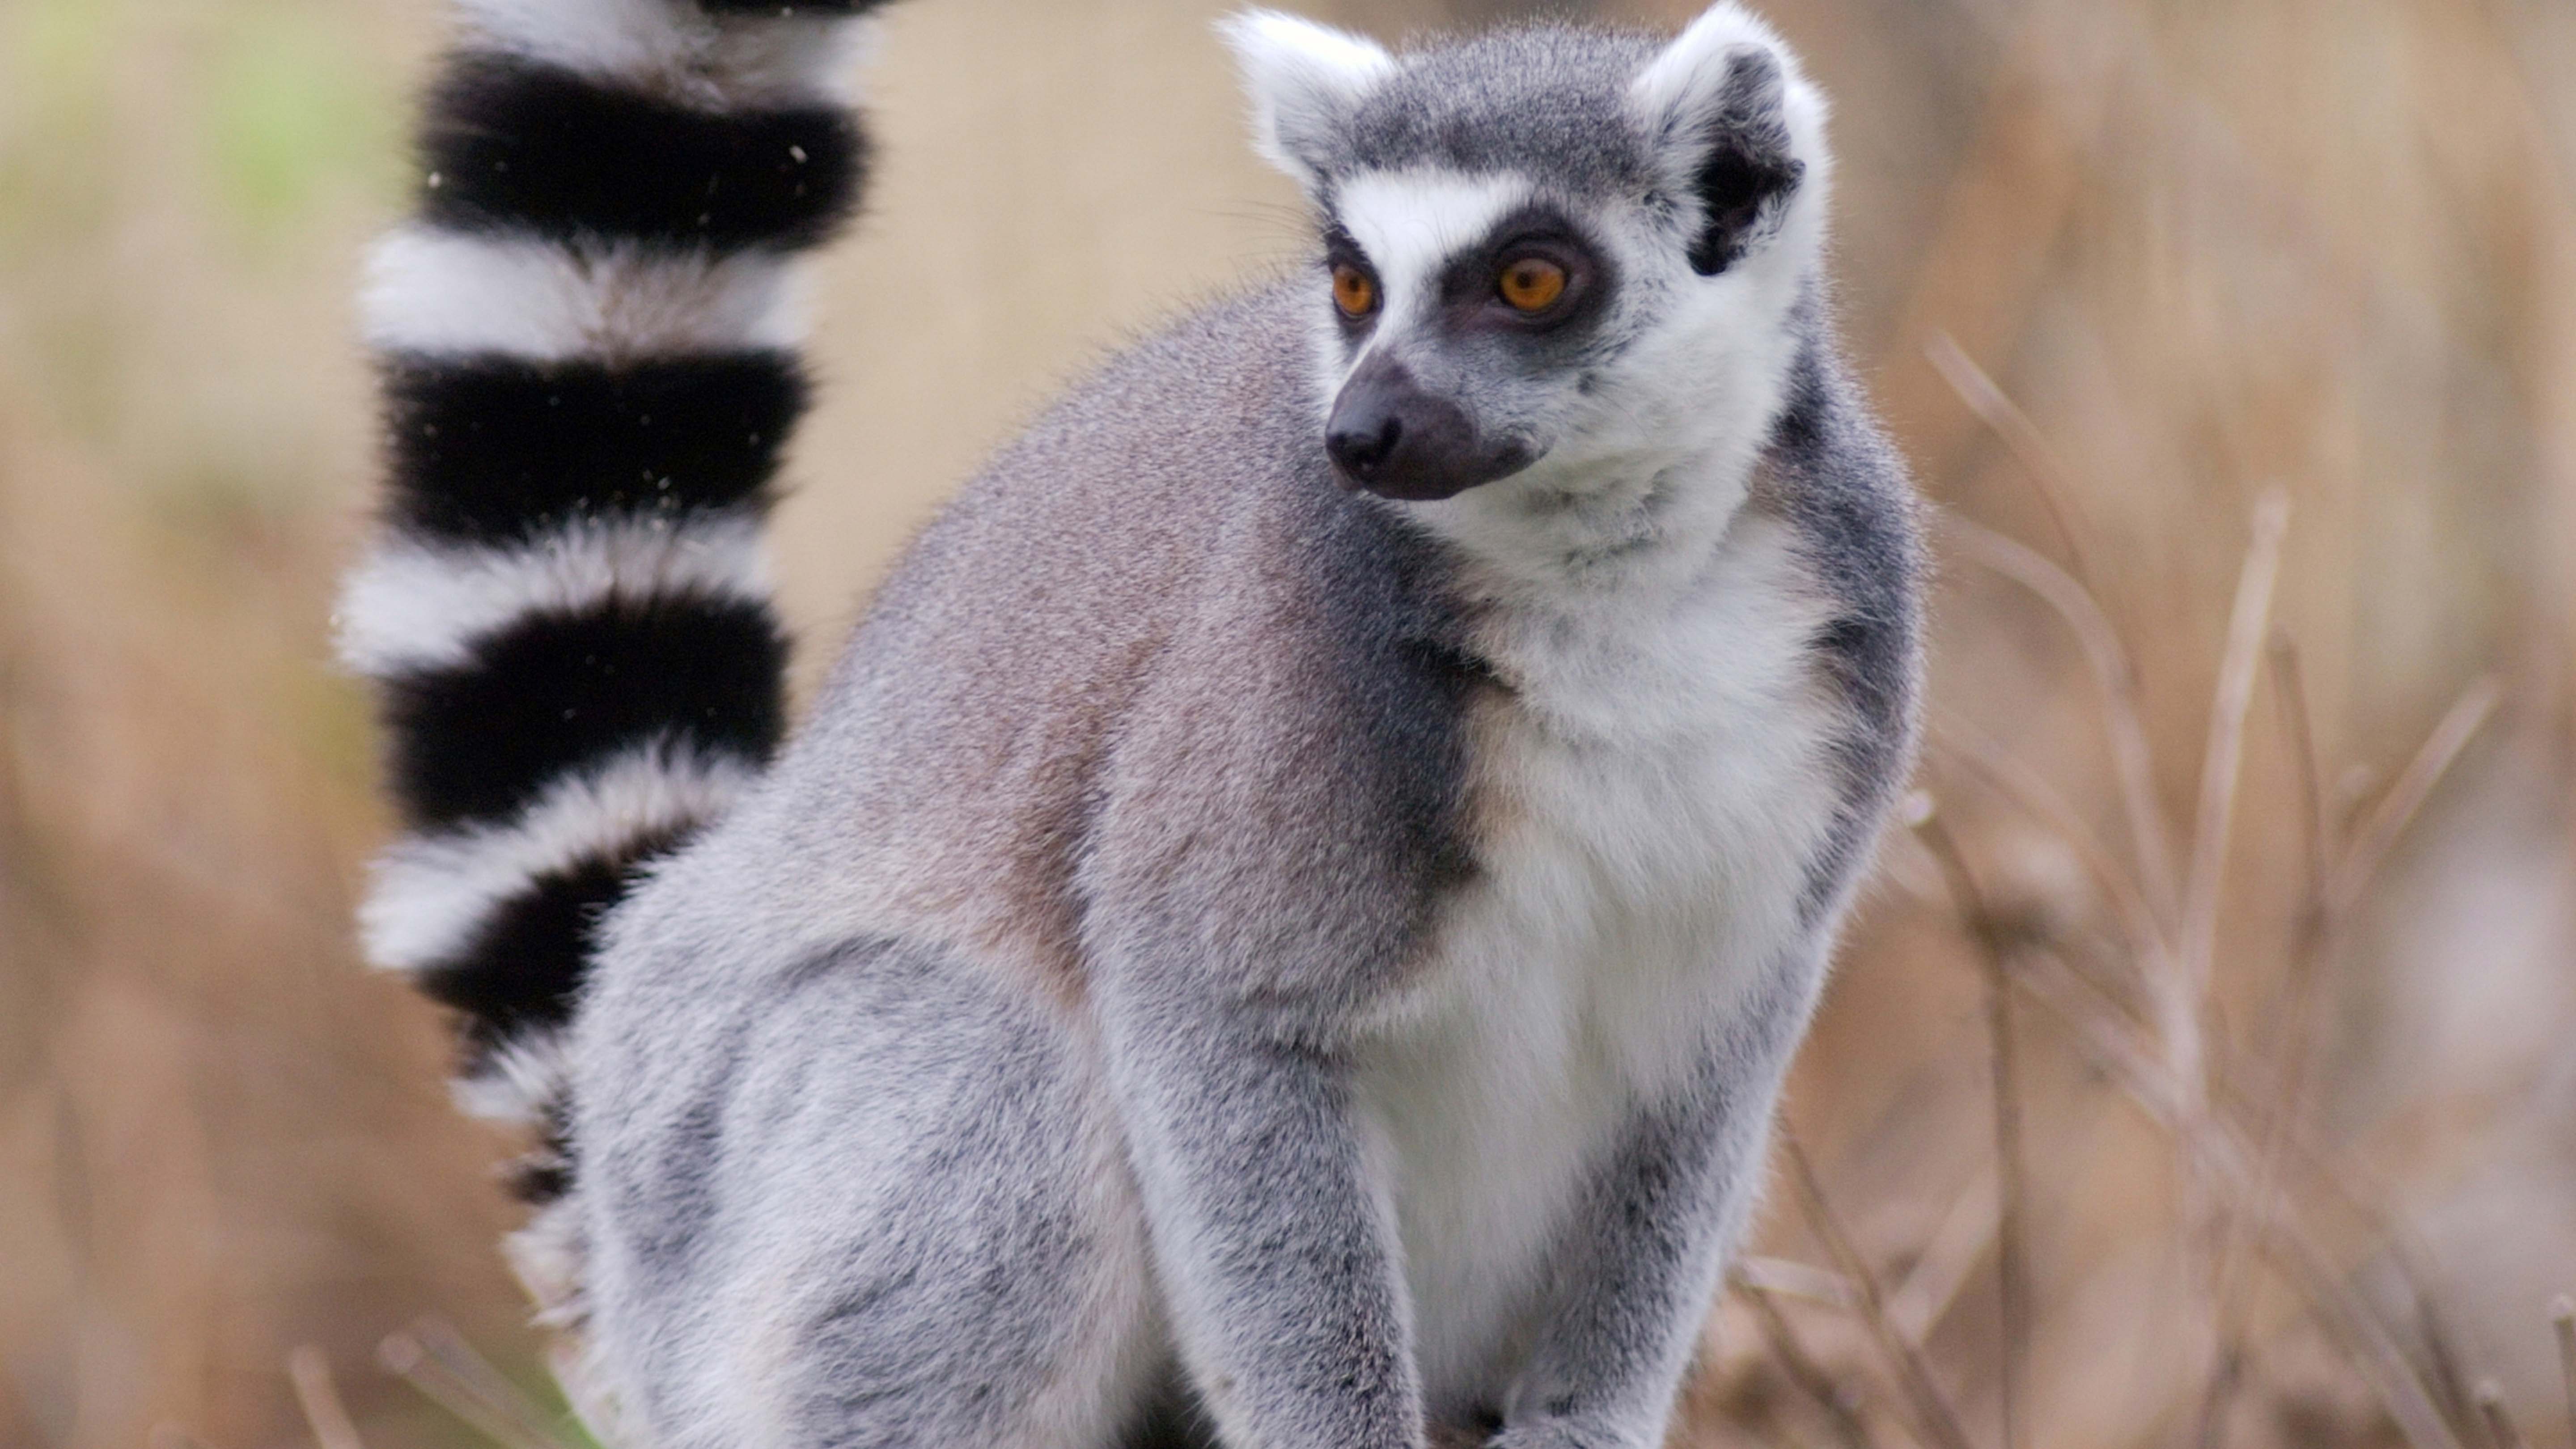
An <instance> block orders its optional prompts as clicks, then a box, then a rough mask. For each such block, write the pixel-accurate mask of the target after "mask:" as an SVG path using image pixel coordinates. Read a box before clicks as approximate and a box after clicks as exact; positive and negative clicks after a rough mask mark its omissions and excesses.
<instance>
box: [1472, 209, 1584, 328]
mask: <svg viewBox="0 0 2576 1449" xmlns="http://www.w3.org/2000/svg"><path fill="white" fill-rule="evenodd" d="M1522 257H1539V258H1543V259H1545V260H1547V261H1549V262H1553V263H1555V264H1556V265H1557V266H1559V267H1561V268H1563V269H1564V271H1565V292H1564V294H1563V295H1562V296H1560V297H1559V298H1558V299H1557V300H1556V302H1555V303H1554V304H1553V305H1551V306H1549V307H1548V308H1547V309H1546V310H1545V311H1542V312H1536V313H1528V312H1522V311H1519V310H1518V309H1516V308H1514V307H1512V306H1511V305H1510V304H1509V303H1506V302H1505V301H1503V300H1502V298H1501V297H1500V296H1499V295H1498V294H1497V293H1496V291H1495V283H1496V279H1497V278H1498V277H1500V275H1501V274H1502V270H1503V268H1504V267H1506V266H1508V265H1510V264H1511V263H1512V262H1515V261H1518V260H1519V259H1521V258H1522ZM1615 280H1616V274H1615V272H1614V270H1613V268H1612V267H1611V265H1610V259H1609V256H1608V254H1607V252H1605V251H1604V250H1603V249H1602V248H1601V247H1600V246H1598V245H1596V244H1595V243H1594V242H1593V240H1592V239H1591V237H1590V236H1589V235H1587V234H1586V233H1585V232H1584V230H1583V229H1582V228H1581V227H1579V226H1577V225H1576V224H1575V223H1574V221H1573V220H1572V219H1571V218H1570V217H1568V216H1566V214H1565V213H1564V212H1562V211H1560V210H1558V209H1557V208H1555V207H1553V206H1549V205H1546V204H1545V203H1541V202H1533V203H1531V204H1530V205H1528V206H1524V207H1522V208H1520V209H1519V210H1517V211H1514V212H1512V213H1510V214H1509V215H1507V216H1505V217H1503V218H1502V220H1500V221H1497V222H1495V223H1494V225H1493V226H1492V227H1491V228H1490V229H1488V230H1487V231H1486V233H1485V239H1484V240H1483V241H1481V242H1479V243H1477V244H1476V245H1474V246H1471V247H1468V248H1467V249H1465V250H1464V251H1461V252H1459V253H1458V254H1457V255H1456V256H1453V257H1451V258H1450V259H1449V261H1448V263H1447V265H1445V266H1443V267H1442V268H1441V269H1440V299H1441V305H1442V309H1443V310H1444V311H1445V312H1446V313H1447V314H1448V318H1449V321H1450V323H1451V325H1453V326H1456V327H1459V328H1462V329H1474V330H1497V331H1506V332H1520V333H1548V334H1556V333H1563V332H1567V331H1569V330H1581V329H1583V328H1584V327H1585V326H1586V325H1587V324H1589V323H1591V322H1594V321H1597V320H1598V319H1599V318H1600V316H1601V313H1602V311H1603V310H1604V309H1605V308H1606V307H1608V305H1609V302H1610V294H1611V291H1612V287H1613V283H1614V282H1615Z"/></svg>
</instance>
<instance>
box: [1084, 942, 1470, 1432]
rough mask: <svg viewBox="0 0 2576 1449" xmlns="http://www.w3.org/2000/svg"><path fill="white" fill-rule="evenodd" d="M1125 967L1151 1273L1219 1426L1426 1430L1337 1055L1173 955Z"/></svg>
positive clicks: (1122, 1063)
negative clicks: (1176, 974) (1293, 1033)
mask: <svg viewBox="0 0 2576 1449" xmlns="http://www.w3.org/2000/svg"><path fill="white" fill-rule="evenodd" d="M1148 976H1150V977H1152V978H1153V979H1151V980H1142V979H1138V978H1140V977H1148ZM1128 978H1129V979H1128V985H1127V986H1126V987H1125V988H1124V989H1122V990H1119V991H1116V992H1114V993H1113V994H1112V1000H1111V1002H1110V1003H1109V1004H1108V1010H1107V1012H1106V1016H1107V1025H1108V1035H1109V1040H1110V1061H1111V1068H1110V1070H1111V1075H1112V1081H1113V1084H1114V1088H1115V1090H1116V1093H1117V1095H1118V1098H1119V1101H1120V1105H1121V1107H1122V1109H1123V1114H1124V1116H1125V1119H1126V1123H1127V1132H1128V1149H1129V1154H1130V1159H1131V1161H1132V1162H1133V1164H1134V1166H1135V1170H1136V1174H1137V1179H1138V1185H1139V1188H1140V1191H1141V1193H1142V1196H1143V1200H1144V1204H1145V1212H1146V1219H1147V1222H1148V1225H1149V1228H1150V1231H1151V1235H1152V1242H1153V1250H1154V1257H1155V1265H1156V1269H1157V1274H1156V1276H1157V1278H1158V1280H1159V1282H1160V1284H1161V1286H1162V1289H1163V1296H1164V1299H1165V1301H1166V1303H1167V1304H1168V1305H1169V1307H1170V1309H1171V1312H1172V1317H1173V1328H1174V1331H1175V1334H1176V1336H1177V1338H1178V1340H1179V1342H1180V1344H1181V1347H1182V1352H1183V1355H1184V1357H1185V1359H1186V1360H1187V1364H1188V1367H1189V1370H1190V1374H1191V1377H1192V1379H1193V1380H1194V1382H1195V1383H1196V1385H1197V1387H1198V1389H1199V1392H1200V1395H1201V1397H1202V1399H1203V1401H1204V1402H1205V1404H1206V1406H1207V1408H1208V1410H1209V1411H1210V1413H1211V1414H1212V1416H1213V1417H1214V1418H1215V1420H1216V1423H1217V1425H1218V1428H1219V1431H1220V1434H1221V1436H1222V1438H1223V1440H1224V1442H1226V1443H1229V1444H1260V1445H1265V1446H1280V1449H1290V1446H1296V1449H1306V1446H1312V1449H1406V1446H1418V1445H1420V1444H1421V1442H1422V1428H1421V1423H1422V1407H1421V1401H1422V1395H1421V1387H1420V1384H1419V1382H1418V1381H1417V1378H1416V1374H1415V1370H1414V1364H1413V1352H1412V1342H1411V1330H1410V1323H1409V1319H1410V1313H1409V1311H1408V1309H1407V1306H1406V1301H1405V1289H1404V1283H1403V1276H1402V1273H1401V1272H1400V1270H1399V1269H1398V1267H1397V1266H1396V1265H1397V1261H1398V1259H1397V1255H1396V1252H1395V1250H1394V1246H1393V1245H1394V1242H1395V1234H1394V1230H1393V1225H1392V1222H1391V1219H1390V1213H1389V1210H1388V1208H1387V1201H1386V1195H1385V1193H1384V1192H1383V1191H1382V1190H1380V1187H1379V1185H1378V1184H1377V1183H1376V1182H1374V1181H1372V1178H1371V1169H1370V1164H1369V1162H1368V1161H1367V1154H1366V1152H1365V1150H1364V1148H1363V1144H1362V1139H1361V1136H1360V1134H1359V1132H1358V1131H1357V1130H1356V1129H1355V1124H1354V1121H1353V1119H1352V1115H1351V1110H1350V1102H1349V1092H1348V1088H1347V1083H1346V1080H1345V1076H1344V1073H1343V1072H1342V1070H1341V1068H1340V1066H1339V1064H1338V1063H1336V1062H1335V1061H1334V1060H1333V1059H1332V1058H1331V1056H1329V1055H1328V1054H1326V1053H1322V1052H1318V1051H1316V1050H1313V1049H1312V1048H1309V1047H1305V1046H1301V1045H1298V1044H1295V1043H1292V1042H1286V1041H1282V1040H1280V1039H1278V1037H1277V1036H1276V1035H1275V1034H1274V1033H1273V1032H1272V1031H1271V1030H1270V1029H1269V1028H1268V1027H1267V1025H1265V1024H1263V1023H1260V1022H1258V1021H1256V1020H1252V1019H1248V1017H1247V1014H1246V1013H1243V1012H1241V1011H1238V1010H1235V1009H1232V1008H1231V1007H1230V1006H1229V1005H1228V1004H1226V1003H1224V1002H1222V1001H1219V1000H1214V999H1211V998H1210V997H1209V996H1208V995H1207V994H1205V993H1203V992H1199V991H1194V990H1192V988H1191V987H1190V986H1188V985H1186V984H1183V983H1182V982H1180V981H1176V980H1174V979H1173V977H1172V976H1171V975H1168V974H1165V973H1160V972H1154V971H1152V970H1151V968H1148V967H1141V966H1140V967H1137V968H1135V969H1133V970H1131V971H1130V972H1129V973H1128Z"/></svg>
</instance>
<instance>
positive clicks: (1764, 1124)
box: [1494, 941, 1825, 1449]
mask: <svg viewBox="0 0 2576 1449" xmlns="http://www.w3.org/2000/svg"><path fill="white" fill-rule="evenodd" d="M1824 958H1825V947H1824V943H1823V942H1822V941H1815V942H1807V943H1800V944H1799V945H1798V946H1797V947H1795V948H1793V949H1792V950H1791V951H1789V952H1788V953H1787V954H1786V955H1785V956H1784V957H1783V958H1782V961H1781V964H1780V965H1779V967H1778V968H1777V969H1776V970H1774V971H1773V972H1772V973H1770V975H1769V977H1768V978H1767V979H1766V980H1765V981H1764V982H1763V984H1762V988H1761V989H1760V990H1759V991H1757V992H1756V993H1755V995H1754V999H1753V1000H1751V1001H1750V1002H1748V1003H1747V1005H1746V1008H1745V1010H1744V1011H1743V1013H1742V1014H1741V1016H1740V1017H1738V1018H1737V1019H1735V1020H1733V1021H1731V1022H1730V1023H1729V1024H1728V1029H1727V1030H1726V1031H1725V1032H1724V1033H1723V1034H1722V1035H1721V1036H1720V1037H1719V1038H1718V1039H1717V1040H1715V1041H1713V1042H1711V1043H1709V1044H1708V1047H1707V1049H1706V1052H1705V1054H1704V1056H1703V1058H1702V1061H1701V1067H1700V1070H1699V1072H1698V1073H1697V1074H1696V1075H1695V1077H1694V1078H1693V1079H1692V1080H1691V1081H1690V1082H1689V1083H1688V1084H1687V1085H1686V1086H1685V1087H1684V1088H1683V1089H1681V1090H1680V1091H1678V1092H1676V1093H1674V1094H1672V1095H1671V1096H1670V1097H1668V1098H1667V1099H1666V1100H1664V1101H1661V1102H1658V1103H1654V1104H1651V1105H1648V1106H1644V1107H1641V1108H1640V1110H1638V1111H1637V1112H1636V1113H1635V1114H1634V1115H1633V1116H1632V1117H1631V1119H1630V1120H1629V1122H1628V1124H1627V1129H1626V1131H1625V1132H1624V1133H1623V1134H1622V1135H1621V1137H1620V1139H1619V1141H1618V1144H1617V1148H1616V1151H1615V1153H1614V1155H1613V1156H1612V1157H1611V1159H1610V1161H1609V1163H1608V1164H1607V1166H1606V1167H1605V1169H1604V1170H1603V1172H1602V1173H1601V1175H1600V1176H1599V1177H1598V1178H1597V1179H1596V1180H1595V1183H1594V1187H1593V1191H1592V1193H1591V1195H1590V1197H1589V1199H1588V1200H1587V1201H1586V1202H1585V1203H1584V1204H1583V1206H1582V1207H1581V1208H1580V1209H1579V1210H1578V1211H1577V1213H1576V1215H1575V1216H1574V1218H1573V1219H1572V1221H1571V1222H1570V1223H1569V1224H1568V1227H1567V1238H1566V1241H1565V1242H1564V1243H1563V1244H1562V1245H1560V1247H1559V1249H1558V1251H1557V1253H1556V1255H1555V1261H1556V1262H1557V1263H1558V1264H1559V1265H1560V1270H1559V1271H1560V1276H1559V1279H1558V1282H1557V1287H1556V1291H1557V1300H1556V1302H1555V1304H1554V1311H1553V1312H1552V1313H1551V1314H1550V1315H1549V1317H1548V1320H1547V1323H1546V1326H1545V1327H1544V1329H1542V1331H1541V1334H1540V1338H1539V1341H1538V1344H1537V1345H1536V1349H1535V1352H1534V1353H1533V1354H1532V1355H1531V1359H1530V1362H1529V1366H1528V1368H1527V1370H1526V1371H1525V1372H1524V1373H1523V1375H1522V1377H1521V1381H1520V1383H1519V1384H1518V1385H1517V1386H1516V1388H1515V1390H1514V1393H1513V1395H1512V1400H1511V1402H1510V1403H1509V1404H1507V1405H1506V1406H1505V1409H1504V1427H1503V1432H1502V1434H1501V1435H1500V1436H1499V1437H1498V1438H1497V1439H1496V1440H1495V1441H1494V1449H1613V1446H1616V1449H1654V1446H1657V1445H1660V1444H1662V1443H1663V1442H1664V1431H1665V1425H1666V1421H1667V1420H1668V1419H1669V1418H1670V1417H1671V1414H1672V1409H1673V1403H1674V1400H1675V1398H1676V1396H1677V1394H1678V1391H1679V1386H1680V1382H1681V1377H1682V1375H1683V1373H1684V1372H1685V1371H1687V1370H1688V1368H1689V1367H1690V1358H1691V1353H1692V1350H1693V1348H1694V1346H1695V1345H1696V1343H1697V1341H1698V1339H1699V1334H1700V1329H1701V1325H1702V1324H1703V1323H1704V1322H1705V1321H1706V1319H1707V1316H1708V1312H1709V1308H1710V1305H1711V1304H1712V1303H1713V1302H1714V1301H1715V1299H1716V1295H1717V1291H1718V1279H1719V1275H1720V1273H1721V1272H1722V1271H1723V1269H1724V1266H1725V1262H1726V1260H1727V1258H1728V1257H1729V1255H1730V1254H1731V1252H1732V1251H1733V1249H1734V1246H1735V1241H1736V1239H1737V1238H1738V1237H1740V1236H1741V1235H1742V1233H1743V1230H1744V1227H1745V1223H1746V1220H1747V1219H1748V1218H1749V1217H1750V1216H1751V1213H1752V1209H1753V1204H1754V1200H1755V1198H1756V1197H1757V1196H1758V1195H1759V1192H1758V1189H1759V1186H1760V1179H1761V1170H1762V1158H1763V1147H1764V1144H1765V1143H1766V1142H1768V1141H1769V1138H1770V1127H1771V1114H1772V1111H1773V1108H1774V1106H1775V1104H1776V1103H1777V1101H1778V1098H1779V1093H1780V1084H1781V1079H1782V1077H1783V1076H1784V1074H1785V1073H1786V1072H1787V1070H1788V1065H1789V1058H1790V1057H1791V1056H1792V1055H1793V1054H1794V1053H1795V1051H1796V1050H1797V1044H1798V1040H1799V1038H1800V1037H1801V1036H1802V1035H1804V1033H1805V1027H1806V1021H1807V1017H1808V1014H1809V1012H1810V1011H1811V1009H1812V1008H1813V1005H1814V1001H1815V996H1816V993H1817V989H1818V987H1819V986H1820V985H1821V983H1822V981H1823V978H1824Z"/></svg>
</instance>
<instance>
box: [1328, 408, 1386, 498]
mask: <svg viewBox="0 0 2576 1449" xmlns="http://www.w3.org/2000/svg"><path fill="white" fill-rule="evenodd" d="M1343 413H1344V410H1343V409H1341V408H1338V407H1337V408H1335V409H1333V418H1332V422H1331V423H1329V424H1328V425H1327V426H1326V427H1325V430H1324V451H1325V452H1327V453H1330V454H1332V456H1333V466H1334V467H1336V468H1339V469H1341V470H1342V472H1344V473H1345V474H1347V475H1349V476H1350V478H1351V479H1352V480H1353V481H1355V482H1360V483H1366V482H1367V481H1369V479H1371V478H1373V477H1375V476H1376V475H1377V471H1378V469H1379V468H1380V467H1381V466H1383V465H1384V464H1385V462H1386V460H1387V459H1389V458H1391V457H1394V456H1395V449H1396V445H1397V444H1398V443H1401V442H1403V441H1404V418H1403V417H1402V416H1401V415H1400V414H1398V413H1395V412H1391V411H1390V412H1379V413H1376V414H1375V415H1374V416H1371V417H1349V418H1345V417H1344V415H1343ZM1371 424H1375V426H1373V427H1372V426H1371Z"/></svg>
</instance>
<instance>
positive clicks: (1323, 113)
mask: <svg viewBox="0 0 2576 1449" xmlns="http://www.w3.org/2000/svg"><path fill="white" fill-rule="evenodd" d="M1217 31H1218V33H1219V34H1221V35H1223V36H1224V37H1225V42H1226V44H1227V45H1229V46H1231V47H1233V49H1234V58H1235V63H1236V64H1237V65H1240V66H1241V67H1242V68H1243V88H1244V90H1245V91H1247V92H1249V93H1250V95H1251V97H1252V144H1253V148H1254V149H1255V150H1257V151H1259V152H1260V153H1261V155H1262V157H1263V158H1264V159H1265V160H1267V161H1269V162H1270V164H1271V165H1273V166H1276V167H1278V168H1279V169H1280V170H1282V171H1285V172H1287V173H1288V174H1289V175H1290V176H1292V177H1295V178H1296V180H1297V184H1298V185H1300V186H1303V187H1305V188H1306V190H1307V191H1308V192H1310V193H1311V192H1313V191H1314V190H1315V188H1316V185H1317V183H1318V182H1319V181H1320V180H1321V178H1322V176H1323V174H1324V173H1325V172H1327V171H1329V170H1330V169H1331V166H1332V158H1333V153H1334V151H1335V150H1336V148H1337V138H1338V135H1339V132H1340V130H1341V126H1342V122H1343V120H1344V119H1345V118H1346V117H1348V116H1349V115H1350V113H1351V110H1352V109H1353V108H1354V107H1356V106H1357V105H1358V104H1359V103H1360V101H1361V100H1362V99H1363V98H1364V97H1366V96H1367V95H1368V93H1369V91H1370V90H1371V89H1372V88H1374V87H1375V86H1376V85H1377V83H1378V82H1379V81H1380V80H1381V79H1383V78H1384V77H1385V76H1386V75H1387V73H1388V72H1390V71H1392V70H1394V69H1395V57H1393V56H1391V55H1389V54H1387V53H1386V48H1385V47H1383V46H1381V45H1379V44H1378V43H1377V42H1375V41H1373V40H1368V39H1365V38H1363V37H1361V36H1357V35H1352V34H1350V33H1349V32H1347V31H1341V30H1335V29H1333V28H1332V27H1331V26H1328V25H1317V24H1316V23H1314V22H1313V21H1311V20H1300V19H1298V18H1297V17H1296V16H1293V15H1282V14H1280V13H1279V12H1278V11H1276V10H1246V11H1244V12H1243V13H1241V14H1239V15H1233V16H1229V17H1227V18H1226V19H1225V20H1223V21H1221V22H1219V23H1218V26H1217Z"/></svg>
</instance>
